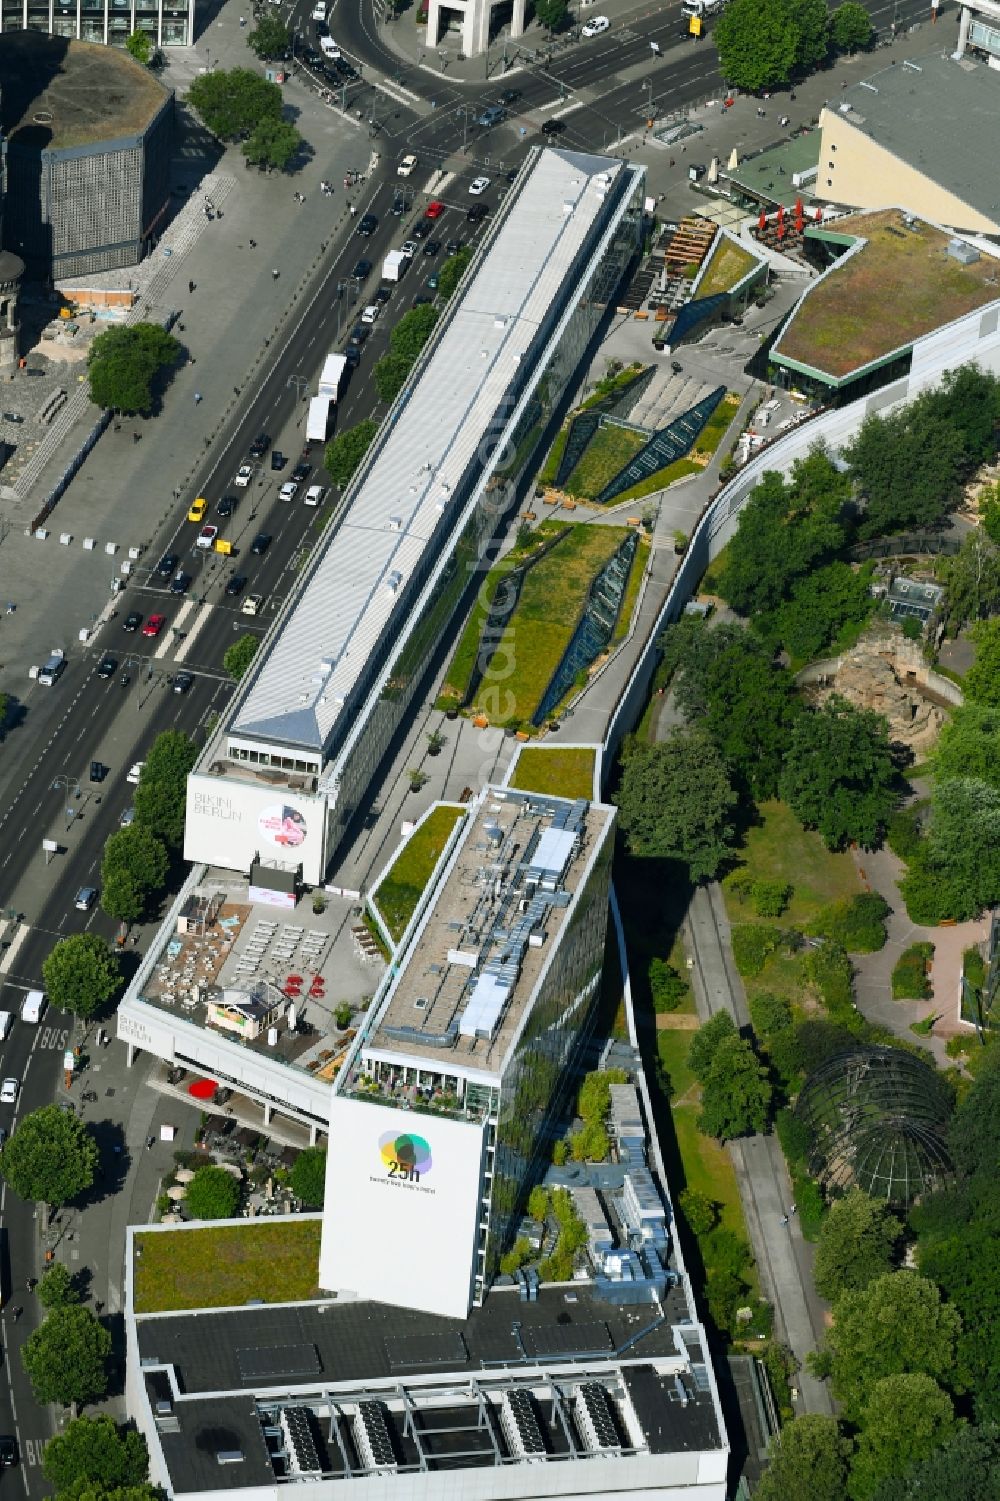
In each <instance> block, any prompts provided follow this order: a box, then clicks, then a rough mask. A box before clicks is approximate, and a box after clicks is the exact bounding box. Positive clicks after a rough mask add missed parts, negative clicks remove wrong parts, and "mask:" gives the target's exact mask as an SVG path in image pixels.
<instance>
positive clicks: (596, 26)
mask: <svg viewBox="0 0 1000 1501" xmlns="http://www.w3.org/2000/svg"><path fill="white" fill-rule="evenodd" d="M610 25H611V22H610V21H609V20H608V18H607V16H594V17H593V18H592V19H591V20H589V21H588V22H587V24H586V25H585V26H583V27H581V29H580V35H581V36H600V34H601V32H602V31H607V29H608V27H609V26H610Z"/></svg>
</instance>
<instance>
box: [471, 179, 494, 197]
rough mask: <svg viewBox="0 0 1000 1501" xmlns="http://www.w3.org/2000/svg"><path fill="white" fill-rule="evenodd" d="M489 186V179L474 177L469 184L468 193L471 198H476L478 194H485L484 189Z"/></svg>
mask: <svg viewBox="0 0 1000 1501" xmlns="http://www.w3.org/2000/svg"><path fill="white" fill-rule="evenodd" d="M489 185H490V179H489V178H488V177H474V178H473V179H472V181H471V182H470V183H469V192H470V193H471V194H472V196H473V198H478V197H479V195H480V193H485V192H486V189H487V188H488V187H489Z"/></svg>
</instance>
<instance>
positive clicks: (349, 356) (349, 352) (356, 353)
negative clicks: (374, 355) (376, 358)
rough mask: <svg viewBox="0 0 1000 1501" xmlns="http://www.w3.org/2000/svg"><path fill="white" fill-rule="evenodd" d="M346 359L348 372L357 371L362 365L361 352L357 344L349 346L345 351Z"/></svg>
mask: <svg viewBox="0 0 1000 1501" xmlns="http://www.w3.org/2000/svg"><path fill="white" fill-rule="evenodd" d="M344 359H345V360H346V361H347V368H348V370H356V369H357V368H358V366H359V365H360V364H361V350H360V349H359V348H358V346H357V345H356V344H348V346H347V348H346V349H345V350H344Z"/></svg>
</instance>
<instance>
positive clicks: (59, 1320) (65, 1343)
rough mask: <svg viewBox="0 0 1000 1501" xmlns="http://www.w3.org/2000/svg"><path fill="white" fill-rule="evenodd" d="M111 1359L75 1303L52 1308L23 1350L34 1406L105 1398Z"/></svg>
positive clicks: (93, 1322)
mask: <svg viewBox="0 0 1000 1501" xmlns="http://www.w3.org/2000/svg"><path fill="white" fill-rule="evenodd" d="M60 1113H61V1112H60ZM110 1354H111V1335H110V1334H109V1333H108V1331H107V1329H105V1327H104V1325H103V1324H100V1323H98V1321H97V1319H95V1318H94V1315H93V1314H92V1313H91V1312H90V1310H89V1309H88V1308H81V1307H80V1306H79V1304H73V1305H68V1306H64V1307H62V1308H53V1310H52V1312H51V1313H50V1314H49V1315H48V1317H47V1318H46V1319H45V1320H44V1321H43V1322H42V1323H41V1324H39V1326H38V1328H37V1329H35V1330H33V1331H32V1333H31V1334H29V1335H28V1338H27V1339H26V1340H25V1342H24V1344H23V1345H22V1347H21V1359H22V1361H23V1362H24V1369H25V1370H26V1371H27V1373H28V1379H29V1380H30V1382H31V1387H32V1391H33V1392H34V1394H35V1401H36V1402H40V1403H43V1404H44V1403H46V1402H59V1403H61V1404H62V1406H63V1407H69V1406H71V1405H72V1404H73V1403H80V1404H82V1403H87V1402H96V1401H97V1400H98V1399H99V1398H101V1397H103V1396H104V1394H105V1392H106V1391H107V1389H108V1356H109V1355H110Z"/></svg>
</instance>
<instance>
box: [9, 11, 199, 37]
mask: <svg viewBox="0 0 1000 1501" xmlns="http://www.w3.org/2000/svg"><path fill="white" fill-rule="evenodd" d="M25 30H27V31H47V32H51V33H52V35H53V36H66V37H77V38H78V39H79V40H81V41H84V42H108V43H110V44H111V45H112V46H116V47H121V46H124V44H125V39H126V38H127V37H128V36H130V35H131V33H132V32H133V31H144V32H145V33H146V34H147V36H148V37H149V39H150V41H152V42H153V44H154V45H155V46H157V47H189V46H192V45H193V44H194V41H195V28H194V0H189V3H188V4H179V3H177V0H0V32H3V31H25Z"/></svg>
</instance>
